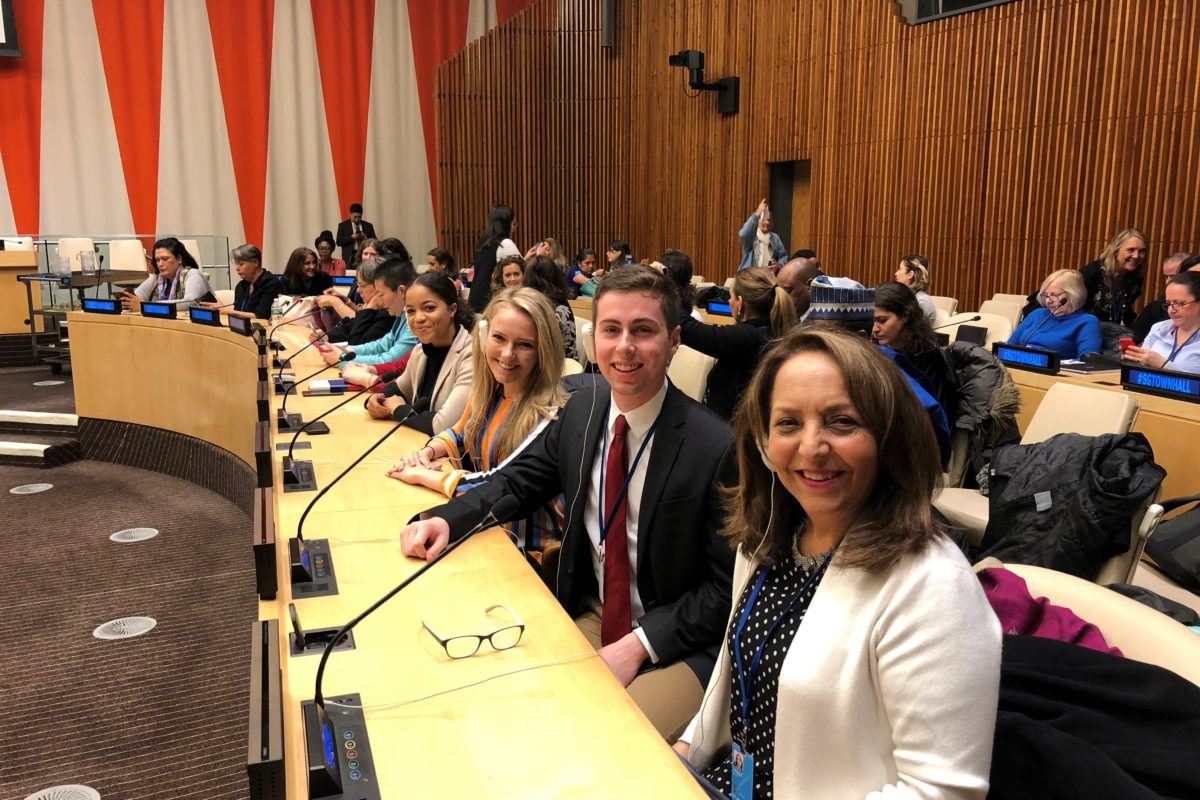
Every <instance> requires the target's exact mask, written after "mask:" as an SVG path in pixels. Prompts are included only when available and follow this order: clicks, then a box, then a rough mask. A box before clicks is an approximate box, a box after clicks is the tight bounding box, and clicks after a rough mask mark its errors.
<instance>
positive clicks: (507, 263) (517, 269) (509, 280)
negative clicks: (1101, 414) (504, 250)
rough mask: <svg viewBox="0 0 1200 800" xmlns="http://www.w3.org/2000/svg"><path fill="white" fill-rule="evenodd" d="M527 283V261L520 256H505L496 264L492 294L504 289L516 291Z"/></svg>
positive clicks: (493, 273)
mask: <svg viewBox="0 0 1200 800" xmlns="http://www.w3.org/2000/svg"><path fill="white" fill-rule="evenodd" d="M524 281H525V259H523V258H521V257H520V256H503V257H502V258H501V259H500V260H499V261H497V262H496V269H495V270H494V271H493V272H492V291H491V293H492V294H499V293H500V292H501V291H502V290H504V289H515V288H517V287H518V286H520V285H521V284H522V283H524Z"/></svg>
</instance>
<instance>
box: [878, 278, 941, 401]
mask: <svg viewBox="0 0 1200 800" xmlns="http://www.w3.org/2000/svg"><path fill="white" fill-rule="evenodd" d="M871 335H872V338H874V339H875V343H876V344H880V345H883V346H885V347H890V348H891V349H892V350H894V351H896V352H897V353H899V354H900V355H902V356H904V357H905V358H907V359H908V360H909V362H911V364H912V365H913V367H914V368H915V369H917V370H920V372H921V373H923V374H924V375H925V376H926V377H927V378H928V381H929V387H928V388H929V389H930V393H931V394H932V395H933V396H934V397H935V398H937V401H938V402H939V403H941V404H942V407H943V408H945V409H947V410H952V409H953V408H954V402H953V401H954V391H955V390H954V384H955V381H954V377H953V375H952V374H951V373H952V371H951V369H950V365H949V362H948V361H947V360H946V357H945V356H944V354H943V353H942V351H941V348H939V347H938V346H937V336H936V335H935V334H934V332H933V328H932V326H930V324H929V318H928V317H927V316H926V315H925V311H924V309H923V308H921V306H920V305H918V303H917V297H916V295H915V294H913V292H912V290H911V289H910V288H909V287H908V286H906V285H904V284H903V283H899V282H897V281H888V282H887V283H881V284H880V285H879V286H876V287H875V325H874V327H873V328H872V330H871ZM901 369H905V368H904V366H903V365H901ZM905 371H906V372H907V371H908V370H905Z"/></svg>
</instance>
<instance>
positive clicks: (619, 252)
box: [604, 239, 633, 269]
mask: <svg viewBox="0 0 1200 800" xmlns="http://www.w3.org/2000/svg"><path fill="white" fill-rule="evenodd" d="M632 253H633V250H632V249H631V248H630V247H629V242H627V241H625V240H624V239H613V240H612V241H611V242H609V243H608V249H607V250H606V251H604V255H605V257H606V258H607V259H608V264H607V266H606V267H605V268H606V269H612V268H613V267H619V266H622V265H624V264H632V263H633V255H632Z"/></svg>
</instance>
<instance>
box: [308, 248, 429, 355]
mask: <svg viewBox="0 0 1200 800" xmlns="http://www.w3.org/2000/svg"><path fill="white" fill-rule="evenodd" d="M416 277H417V271H416V270H415V269H413V265H412V262H411V261H405V260H403V259H401V258H399V257H398V256H389V257H388V258H386V259H384V260H383V262H382V263H381V264H380V265H379V267H378V269H377V270H376V272H375V291H376V293H377V294H378V295H379V300H378V301H377V302H378V303H379V305H380V306H381V308H383V309H386V310H387V313H388V314H389V315H390V316H391V318H392V324H391V327H390V328H389V330H388V332H387V333H385V334H384V335H383V336H381V337H379V338H378V339H374V340H369V341H364V342H362V343H361V344H356V345H352V346H351V347H349V348H346V349H345V351H344V353H343V354H339V353H338V352H336V351H333V350H328V351H325V352H323V353H322V354H321V355H322V357H323V358H324V359H325V363H327V364H331V365H334V364H338V363H339V362H340V361H341V360H343V359H345V360H347V361H352V362H354V363H355V364H360V365H364V366H370V365H373V364H387V363H390V362H393V361H395V360H397V359H400V358H403V357H405V356H407V355H408V354H409V352H411V351H412V349H413V348H414V347H415V346H416V345H417V337H416V336H414V335H413V332H412V331H410V330H409V329H408V316H407V315H406V314H405V313H404V308H405V295H406V292H407V289H408V287H409V286H412V283H413V281H414V280H415V279H416ZM381 374H382V372H381Z"/></svg>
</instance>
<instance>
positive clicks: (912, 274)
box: [896, 254, 937, 324]
mask: <svg viewBox="0 0 1200 800" xmlns="http://www.w3.org/2000/svg"><path fill="white" fill-rule="evenodd" d="M896 282H897V283H902V284H904V285H905V286H907V287H908V288H909V289H912V292H913V294H914V295H916V297H917V305H919V306H920V307H921V312H922V313H923V314H925V317H926V318H927V319H928V320H929V322H930V324H933V323H935V322H936V321H937V309H936V308H934V305H933V298H931V297H930V296H929V295H928V294H927V293H926V291H925V290H926V289H928V288H929V260H928V259H926V258H925V256H921V255H915V254H914V255H911V256H905V257H904V258H902V259H900V266H899V267H897V268H896Z"/></svg>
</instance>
